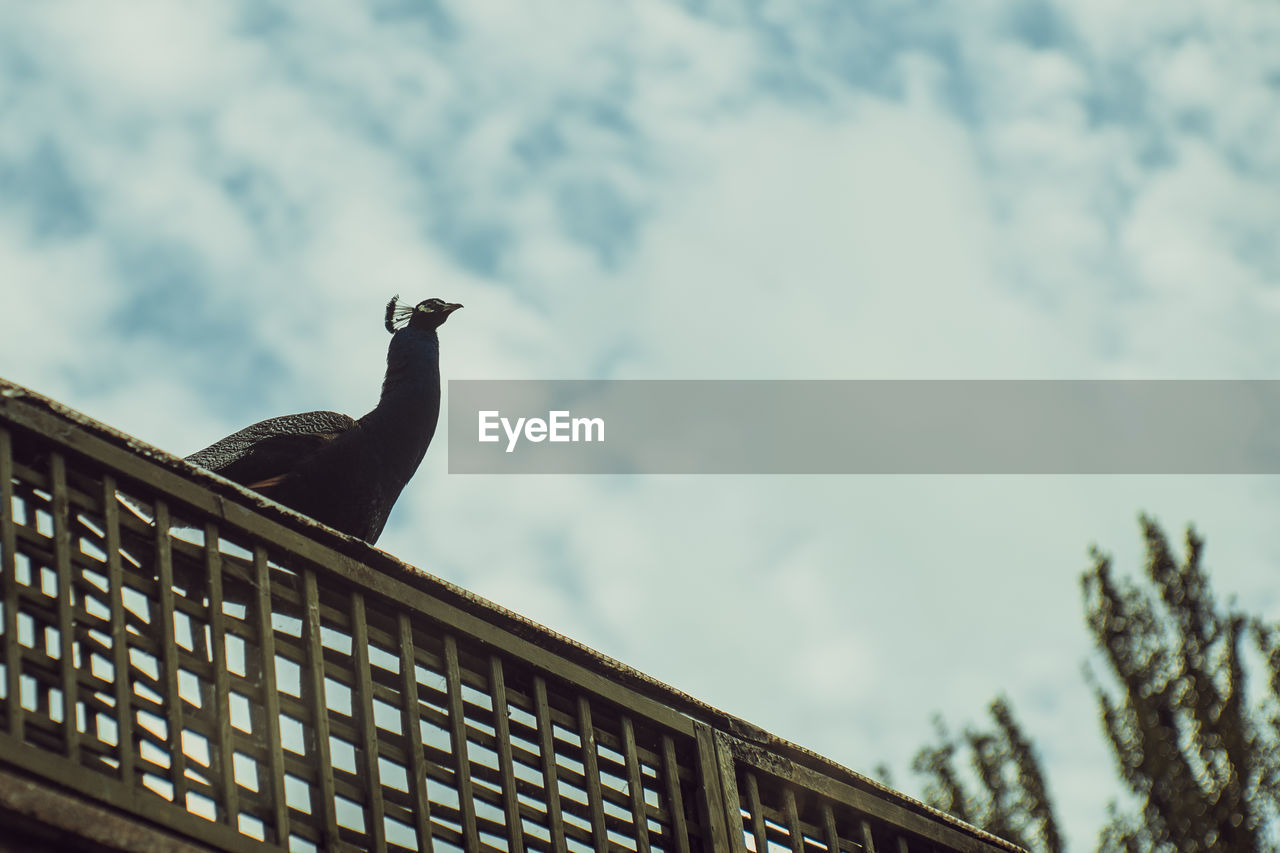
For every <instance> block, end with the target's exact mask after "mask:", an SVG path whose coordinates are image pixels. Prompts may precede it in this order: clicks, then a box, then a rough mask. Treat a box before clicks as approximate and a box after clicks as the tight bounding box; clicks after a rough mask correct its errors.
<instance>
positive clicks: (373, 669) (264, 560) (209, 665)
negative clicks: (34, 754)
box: [0, 431, 701, 853]
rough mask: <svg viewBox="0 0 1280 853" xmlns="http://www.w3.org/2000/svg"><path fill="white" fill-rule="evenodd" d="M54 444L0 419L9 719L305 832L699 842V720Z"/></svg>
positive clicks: (210, 804) (83, 753)
mask: <svg viewBox="0 0 1280 853" xmlns="http://www.w3.org/2000/svg"><path fill="white" fill-rule="evenodd" d="M41 445H42V443H41V442H40V441H39V440H38V439H37V438H35V437H31V436H22V437H21V441H20V442H15V441H13V436H12V434H11V433H9V432H7V431H6V432H3V433H0V468H2V469H3V470H0V479H3V481H4V487H5V494H4V496H3V501H4V502H5V503H6V504H7V505H8V506H9V507H10V509H11V511H10V512H9V513H8V514H7V516H6V518H5V519H4V522H3V540H2V541H0V557H2V562H0V572H2V574H3V604H2V606H3V622H2V623H0V624H3V626H4V627H3V636H2V639H3V650H4V661H3V665H2V666H3V677H2V678H0V684H2V685H3V687H2V688H0V689H3V690H4V699H5V701H4V703H3V705H0V708H2V709H3V718H2V719H3V724H4V726H5V730H6V731H7V733H8V734H9V735H10V737H12V738H13V739H15V740H17V741H19V742H21V743H23V744H26V745H29V746H32V747H36V748H38V749H40V750H43V751H47V752H50V753H56V754H58V755H60V756H62V757H63V758H66V759H69V760H71V761H73V762H75V763H76V764H77V765H78V766H80V767H82V768H84V769H86V770H88V771H90V772H94V773H98V774H102V775H103V776H106V777H108V778H111V779H114V780H117V781H119V782H121V783H123V784H126V785H129V786H133V787H136V788H138V789H142V790H145V791H148V792H149V793H150V794H151V795H154V796H156V797H158V798H161V799H163V800H165V801H168V802H169V803H172V804H174V805H176V806H178V807H181V808H182V809H184V810H185V811H186V812H188V813H190V814H193V815H198V816H200V817H203V818H205V819H207V820H209V821H211V822H214V823H218V824H224V825H226V826H229V827H231V828H233V829H234V830H236V831H237V832H238V833H240V834H241V835H242V836H245V837H246V838H249V839H256V840H260V841H266V842H269V843H273V844H278V845H280V846H283V847H287V848H289V849H294V850H327V849H331V848H332V847H333V846H334V844H335V843H336V842H339V841H340V842H343V843H345V844H348V845H351V847H352V848H355V849H367V850H383V849H387V850H427V849H435V850H449V849H458V850H464V849H465V850H476V849H492V850H526V849H527V850H537V851H541V850H547V851H566V853H567V851H588V850H620V851H637V853H640V851H649V850H654V851H666V850H671V851H689V850H690V849H691V847H690V839H691V838H692V839H693V845H694V846H693V848H692V849H699V848H700V847H701V841H700V840H699V838H700V836H701V830H700V828H699V826H698V821H697V818H696V815H697V814H698V812H697V810H696V808H694V807H693V806H692V805H691V804H692V803H693V802H694V801H693V800H692V798H691V797H692V792H693V791H694V789H695V781H694V780H695V773H694V771H693V770H692V769H691V761H692V759H691V758H690V755H691V754H692V750H693V747H692V744H691V742H689V740H690V739H689V738H687V737H686V738H684V739H683V741H681V739H680V738H679V737H678V736H676V735H674V734H673V733H672V732H670V731H667V730H664V729H663V727H661V726H658V725H655V724H654V723H652V722H651V721H648V720H645V719H642V718H637V717H636V716H635V715H634V714H629V713H628V712H626V711H625V710H624V709H620V708H618V707H615V706H613V705H612V704H611V703H609V702H606V701H603V700H600V699H598V698H596V697H593V696H591V695H590V694H587V693H585V692H583V691H581V690H580V689H576V688H575V687H574V686H573V685H570V684H566V683H563V682H561V681H559V680H557V679H554V678H550V677H548V676H547V675H546V674H544V673H541V672H539V671H538V670H537V669H536V668H533V667H530V666H528V665H527V664H526V663H525V662H523V661H518V660H512V659H510V658H508V657H504V655H502V654H501V653H499V652H498V651H497V650H496V649H494V648H491V647H488V646H486V645H485V644H483V643H480V642H478V641H477V640H475V639H473V638H470V637H467V636H465V635H463V634H462V633H460V632H458V631H456V630H453V629H450V628H449V627H448V626H446V625H443V624H439V623H437V622H435V621H433V620H431V619H429V618H427V617H426V616H424V615H423V614H421V613H416V612H414V611H412V610H410V609H408V608H405V607H404V606H403V605H402V604H399V603H396V602H392V601H388V600H386V599H384V598H381V597H379V596H377V595H371V594H370V593H369V592H367V591H365V590H362V589H360V588H359V587H356V586H352V585H350V584H347V583H342V582H339V579H336V578H334V577H333V576H332V574H331V573H327V572H325V570H324V568H323V567H321V566H317V565H312V564H310V563H309V562H308V561H306V560H305V559H303V558H301V557H299V556H298V555H296V554H289V553H286V552H283V551H280V550H279V549H277V548H276V546H275V545H273V544H272V543H267V542H262V541H255V539H254V538H253V537H251V536H248V535H246V534H244V533H241V532H232V533H228V532H225V531H222V530H220V529H219V527H218V525H216V524H214V523H212V522H208V521H206V522H205V523H204V524H203V525H202V526H200V527H199V528H197V527H196V526H195V523H194V522H192V521H191V520H190V519H189V516H190V515H191V513H190V512H188V511H187V510H185V509H178V510H176V511H175V509H174V507H173V506H171V504H170V502H166V501H165V500H163V499H159V498H154V499H149V496H148V495H147V490H146V488H145V487H144V486H142V485H141V484H136V483H130V484H128V496H126V495H125V494H124V491H122V489H121V488H120V486H119V485H118V483H117V482H116V480H115V479H114V478H113V476H112V475H111V474H110V473H107V472H91V469H92V465H91V463H88V462H87V461H86V460H74V465H69V464H68V457H67V456H66V455H64V454H63V453H61V452H59V451H57V450H53V449H51V448H46V447H43V446H41ZM11 697H18V701H16V702H15V701H12V700H11ZM69 720H73V721H74V724H71V722H69ZM673 804H674V805H673Z"/></svg>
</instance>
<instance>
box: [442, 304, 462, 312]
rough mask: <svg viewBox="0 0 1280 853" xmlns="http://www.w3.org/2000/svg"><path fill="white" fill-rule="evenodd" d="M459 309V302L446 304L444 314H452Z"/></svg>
mask: <svg viewBox="0 0 1280 853" xmlns="http://www.w3.org/2000/svg"><path fill="white" fill-rule="evenodd" d="M461 307H462V303H461V302H446V303H445V304H444V312H445V313H446V314H452V313H453V312H454V311H457V310H458V309H459V308H461Z"/></svg>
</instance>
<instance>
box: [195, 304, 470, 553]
mask: <svg viewBox="0 0 1280 853" xmlns="http://www.w3.org/2000/svg"><path fill="white" fill-rule="evenodd" d="M461 307H462V306H461V305H459V304H457V303H453V302H444V301H442V300H439V299H428V300H426V301H424V302H419V303H418V304H417V305H416V306H414V307H412V308H411V307H409V306H408V305H405V304H403V303H401V302H400V301H399V297H392V299H391V301H390V302H388V303H387V316H386V326H387V331H388V332H391V333H392V338H391V346H390V347H389V348H388V350H387V375H386V378H385V379H384V380H383V382H382V397H381V399H380V400H379V401H378V405H377V406H376V407H375V408H374V410H373V411H371V412H369V414H367V415H365V416H364V417H362V418H360V419H359V420H355V419H353V418H350V417H348V416H347V415H343V414H339V413H337V412H305V413H303V414H299V415H284V416H283V417H278V418H271V419H269V420H265V421H261V422H259V423H256V424H254V425H253V426H250V427H245V428H244V429H242V430H240V431H239V432H237V433H234V434H233V435H229V436H227V437H226V438H224V439H222V440H221V441H219V442H218V443H216V444H213V445H210V446H209V447H206V448H205V449H204V450H201V451H199V452H197V453H193V454H191V455H190V456H188V457H187V461H188V462H191V463H194V464H196V465H199V466H201V467H203V468H207V469H208V470H210V471H213V472H215V473H217V474H221V475H222V476H223V477H226V478H227V479H229V480H234V481H235V482H237V483H240V484H241V485H244V486H247V487H248V488H250V489H253V490H254V491H257V492H260V493H261V494H263V495H266V496H267V497H269V498H271V499H272V500H274V501H276V502H278V503H281V504H284V505H285V506H287V507H290V508H291V509H295V510H297V511H298V512H300V513H302V514H304V515H309V516H311V517H312V518H314V519H315V520H316V521H319V522H322V523H324V524H327V525H329V526H330V527H332V528H334V529H336V530H340V531H342V532H343V533H347V534H350V535H351V536H357V537H359V538H361V539H364V540H366V541H367V542H370V543H372V542H376V541H377V540H378V536H379V535H380V534H381V533H382V527H383V525H385V524H386V522H387V516H388V514H390V512H391V507H392V505H394V504H395V502H396V498H398V497H399V496H400V491H401V490H402V489H403V488H404V487H405V484H406V483H408V482H409V478H410V477H412V476H413V473H414V471H416V470H417V469H418V464H419V463H420V462H421V461H422V457H423V456H424V455H425V454H426V452H427V446H428V445H429V444H430V443H431V437H432V435H434V434H435V430H436V421H437V419H438V418H439V416H440V340H439V338H438V337H437V336H436V329H438V328H440V326H441V325H442V324H443V323H444V321H445V320H447V319H448V318H449V315H450V314H451V313H453V312H454V311H456V310H458V309H459V308H461Z"/></svg>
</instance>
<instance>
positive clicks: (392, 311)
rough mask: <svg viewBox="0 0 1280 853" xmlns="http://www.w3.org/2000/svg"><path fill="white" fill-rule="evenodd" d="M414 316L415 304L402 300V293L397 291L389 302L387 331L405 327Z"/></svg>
mask: <svg viewBox="0 0 1280 853" xmlns="http://www.w3.org/2000/svg"><path fill="white" fill-rule="evenodd" d="M412 316H413V306H411V305H405V304H404V303H403V302H401V301H400V294H398V293H397V294H396V295H395V296H393V297H391V301H390V302H388V303H387V331H388V332H392V333H394V332H395V331H396V330H397V329H403V328H404V327H405V325H407V324H408V322H409V318H410V317H412Z"/></svg>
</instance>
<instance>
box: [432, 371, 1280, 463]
mask: <svg viewBox="0 0 1280 853" xmlns="http://www.w3.org/2000/svg"><path fill="white" fill-rule="evenodd" d="M448 393H449V397H448V406H449V414H448V417H449V472H450V473H453V474H1277V473H1280V381H1272V380H1242V381H1181V380H1179V381H1147V380H1133V381H1107V380H1098V381H1095V380H1082V381H1040V380H1027V381H1021V380H1015V381H947V380H936V381H935V380H919V381H898V380H893V381H888V380H886V381H863V380H850V381H825V380H777V381H774V380H705V381H703V380H692V381H678V380H600V381H592V380H587V381H518V380H513V381H507V380H451V381H450V382H449V390H448ZM482 436H483V438H484V440H482Z"/></svg>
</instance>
